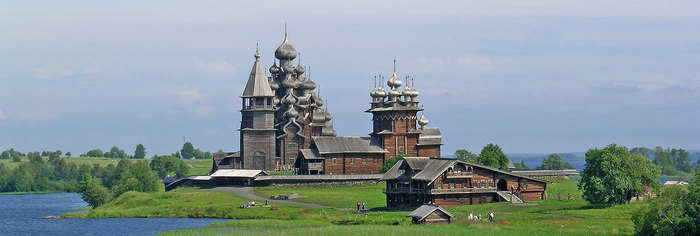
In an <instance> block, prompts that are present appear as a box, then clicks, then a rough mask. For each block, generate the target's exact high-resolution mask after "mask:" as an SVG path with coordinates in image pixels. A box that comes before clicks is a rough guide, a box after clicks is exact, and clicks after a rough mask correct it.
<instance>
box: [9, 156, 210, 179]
mask: <svg viewBox="0 0 700 236" xmlns="http://www.w3.org/2000/svg"><path fill="white" fill-rule="evenodd" d="M48 159H49V158H48V157H44V160H48ZM129 160H131V161H140V160H146V161H150V159H129ZM66 161H67V162H68V163H75V164H76V165H78V166H80V165H81V164H83V163H85V164H87V165H88V166H90V167H92V166H93V165H95V164H97V165H99V166H101V167H104V166H107V165H109V164H113V165H115V166H116V165H117V164H118V163H119V159H112V158H104V157H66ZM184 161H185V163H187V164H188V165H189V166H190V171H189V172H188V174H189V175H208V174H209V171H210V170H211V165H212V161H211V160H210V159H192V160H187V159H185V160H184ZM22 162H29V158H27V157H22V158H21V162H13V161H12V159H2V160H0V163H3V164H4V165H5V166H7V167H9V168H10V169H14V168H17V166H18V165H19V163H22Z"/></svg>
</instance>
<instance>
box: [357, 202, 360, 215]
mask: <svg viewBox="0 0 700 236" xmlns="http://www.w3.org/2000/svg"><path fill="white" fill-rule="evenodd" d="M357 212H360V201H357Z"/></svg>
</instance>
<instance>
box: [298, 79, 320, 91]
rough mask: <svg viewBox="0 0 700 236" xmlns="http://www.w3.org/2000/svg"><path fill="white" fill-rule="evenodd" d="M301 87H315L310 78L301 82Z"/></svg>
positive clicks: (310, 88) (311, 88)
mask: <svg viewBox="0 0 700 236" xmlns="http://www.w3.org/2000/svg"><path fill="white" fill-rule="evenodd" d="M301 88H302V89H308V90H313V89H315V88H316V83H314V81H312V80H311V79H305V80H304V82H301Z"/></svg>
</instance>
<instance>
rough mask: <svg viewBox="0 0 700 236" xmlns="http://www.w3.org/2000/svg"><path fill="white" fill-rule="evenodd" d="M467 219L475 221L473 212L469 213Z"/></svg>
mask: <svg viewBox="0 0 700 236" xmlns="http://www.w3.org/2000/svg"><path fill="white" fill-rule="evenodd" d="M467 219H469V220H473V219H474V215H473V214H472V213H471V212H469V218H467Z"/></svg>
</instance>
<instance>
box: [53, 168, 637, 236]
mask: <svg viewBox="0 0 700 236" xmlns="http://www.w3.org/2000/svg"><path fill="white" fill-rule="evenodd" d="M554 182H555V183H553V184H550V185H549V186H548V189H549V191H558V192H562V193H572V194H580V192H579V191H578V189H576V188H575V186H576V183H575V182H572V181H565V180H554ZM382 188H383V184H375V185H365V186H356V187H335V188H323V187H319V188H296V189H283V188H273V187H259V188H256V189H255V191H256V193H257V194H260V195H262V196H271V195H279V194H292V193H299V194H302V195H304V196H305V197H302V198H298V199H296V200H298V201H303V202H312V203H318V204H322V205H327V206H329V208H316V209H310V208H306V207H301V206H294V205H279V208H280V210H279V211H271V210H270V208H269V207H260V208H249V209H241V208H237V206H239V205H241V204H242V203H244V202H246V201H247V200H246V199H243V198H240V197H238V196H236V195H233V194H231V193H226V192H215V191H211V190H198V189H193V188H190V189H179V190H175V191H172V192H165V193H135V192H129V193H126V194H124V195H122V196H121V197H119V198H117V199H115V200H113V201H111V202H109V203H107V204H106V205H104V206H101V207H99V208H97V209H94V210H92V211H90V212H87V213H70V214H66V216H69V217H96V218H99V217H218V218H230V219H257V220H246V221H230V222H222V223H215V224H213V225H212V226H211V227H208V228H203V229H188V230H178V231H172V232H165V234H169V235H191V234H205V235H214V234H249V235H299V234H301V235H310V234H319V235H321V234H322V235H377V234H382V235H384V234H385V235H406V234H408V235H426V234H445V235H446V234H465V233H469V234H476V235H503V234H513V235H590V234H632V233H633V224H632V221H631V220H630V217H631V212H633V211H634V210H635V209H637V208H639V207H644V206H645V204H646V203H631V204H626V205H617V206H594V205H591V204H588V203H587V202H584V201H557V200H544V201H535V202H530V203H535V204H529V205H528V204H526V205H510V204H508V203H492V204H483V205H473V206H458V207H446V209H447V210H448V211H450V212H452V213H453V214H454V215H455V216H456V217H457V218H456V219H455V220H454V221H453V223H452V224H451V225H447V226H413V225H410V219H408V218H407V217H406V215H407V214H408V213H409V210H403V211H385V210H386V209H385V208H383V207H384V204H385V203H384V195H383V194H382V193H381V189H382ZM550 195H551V194H550ZM357 200H367V201H368V203H369V205H370V207H371V208H372V211H371V212H370V213H369V214H368V215H364V214H355V213H354V212H353V211H352V210H346V209H341V208H354V206H355V202H356V201H357ZM374 203H376V205H375V204H374ZM330 207H333V208H330ZM489 211H494V212H495V215H496V223H488V222H485V221H467V215H468V214H469V213H470V212H473V213H474V214H478V213H481V214H482V215H483V216H484V217H485V216H486V213H487V212H489Z"/></svg>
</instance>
